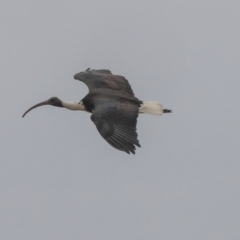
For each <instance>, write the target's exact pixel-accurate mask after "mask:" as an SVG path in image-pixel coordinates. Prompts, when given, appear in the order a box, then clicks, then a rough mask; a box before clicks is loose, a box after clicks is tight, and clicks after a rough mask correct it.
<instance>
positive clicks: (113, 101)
mask: <svg viewBox="0 0 240 240" xmlns="http://www.w3.org/2000/svg"><path fill="white" fill-rule="evenodd" d="M74 79H76V80H79V81H81V82H83V83H85V84H86V85H87V87H88V89H89V93H88V94H87V95H86V96H85V97H84V98H83V99H82V100H81V101H80V102H75V103H71V102H65V101H62V100H60V99H59V98H57V97H51V98H49V99H48V100H46V101H44V102H41V103H38V104H36V105H34V106H32V107H31V108H29V109H28V110H27V111H26V112H25V113H24V114H23V116H22V117H24V116H25V115H26V114H27V113H28V112H29V111H31V110H32V109H34V108H37V107H40V106H43V105H52V106H55V107H61V108H67V109H69V110H80V111H86V112H89V113H91V114H92V115H91V120H92V121H93V122H94V124H95V125H96V127H97V130H98V131H99V133H100V135H101V136H102V137H103V138H104V139H105V140H106V141H107V142H108V143H109V144H110V145H111V146H112V147H114V148H116V149H118V150H120V151H124V152H126V153H128V154H130V153H133V154H135V150H136V146H137V147H141V146H140V144H139V141H138V134H137V129H136V126H137V118H138V114H139V113H147V114H153V115H162V114H163V113H170V112H171V110H169V109H164V108H163V106H162V105H161V104H160V103H158V102H148V101H141V100H139V99H138V98H137V97H135V95H134V93H133V90H132V88H131V86H130V84H129V83H128V80H127V79H126V78H125V77H123V76H120V75H115V74H112V73H111V71H109V70H105V69H100V70H94V69H90V68H88V69H86V70H85V71H83V72H79V73H77V74H75V75H74Z"/></svg>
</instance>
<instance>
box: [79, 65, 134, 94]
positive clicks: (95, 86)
mask: <svg viewBox="0 0 240 240" xmlns="http://www.w3.org/2000/svg"><path fill="white" fill-rule="evenodd" d="M74 78H75V79H77V80H79V81H82V82H83V83H85V84H86V85H87V87H88V89H89V92H95V91H98V92H99V91H102V92H107V93H111V94H114V95H117V96H125V97H131V98H133V99H136V98H135V96H134V92H133V90H132V88H131V86H130V84H129V82H128V80H127V79H126V78H125V77H123V76H120V75H114V74H112V73H111V72H110V71H109V70H106V69H99V70H87V71H84V72H80V73H77V74H75V75H74Z"/></svg>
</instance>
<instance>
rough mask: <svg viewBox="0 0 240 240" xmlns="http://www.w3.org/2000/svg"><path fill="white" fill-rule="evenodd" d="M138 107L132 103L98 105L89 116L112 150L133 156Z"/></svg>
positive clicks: (137, 143)
mask: <svg viewBox="0 0 240 240" xmlns="http://www.w3.org/2000/svg"><path fill="white" fill-rule="evenodd" d="M137 117H138V106H137V105H136V104H134V103H126V102H124V103H121V102H110V103H106V104H99V106H96V107H95V109H94V110H93V114H92V116H91V119H92V121H93V122H94V123H95V125H96V127H97V129H98V131H99V133H100V134H101V136H102V137H103V138H104V139H105V140H106V141H107V142H108V143H109V144H110V145H111V146H112V147H114V148H116V149H118V150H121V151H124V152H126V153H128V154H129V153H130V152H131V153H133V154H135V150H136V148H135V145H136V146H138V147H141V146H140V144H139V141H138V139H137V136H138V135H137V132H136V125H137Z"/></svg>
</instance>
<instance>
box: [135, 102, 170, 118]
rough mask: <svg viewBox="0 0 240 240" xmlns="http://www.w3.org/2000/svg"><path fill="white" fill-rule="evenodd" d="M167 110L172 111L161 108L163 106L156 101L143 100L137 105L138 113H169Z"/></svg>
mask: <svg viewBox="0 0 240 240" xmlns="http://www.w3.org/2000/svg"><path fill="white" fill-rule="evenodd" d="M169 112H172V111H171V110H168V109H163V106H162V105H161V104H160V103H158V102H147V101H144V102H142V104H141V106H140V107H139V113H148V114H154V115H162V114H163V113H169Z"/></svg>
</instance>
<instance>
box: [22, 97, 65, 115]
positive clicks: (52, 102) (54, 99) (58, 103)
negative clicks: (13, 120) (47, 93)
mask: <svg viewBox="0 0 240 240" xmlns="http://www.w3.org/2000/svg"><path fill="white" fill-rule="evenodd" d="M43 105H52V106H55V107H63V105H62V101H61V100H60V99H59V98H57V97H51V98H49V99H48V100H47V101H44V102H40V103H38V104H36V105H34V106H32V107H31V108H29V109H28V110H27V111H26V112H25V113H24V114H23V116H22V117H24V116H25V115H26V114H27V113H28V112H30V111H31V110H32V109H34V108H37V107H41V106H43Z"/></svg>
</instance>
